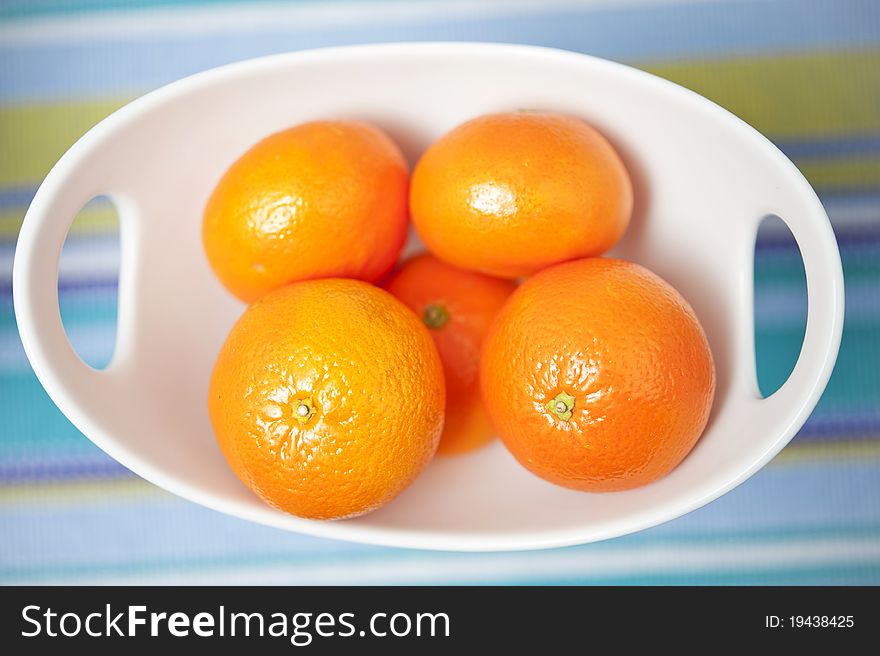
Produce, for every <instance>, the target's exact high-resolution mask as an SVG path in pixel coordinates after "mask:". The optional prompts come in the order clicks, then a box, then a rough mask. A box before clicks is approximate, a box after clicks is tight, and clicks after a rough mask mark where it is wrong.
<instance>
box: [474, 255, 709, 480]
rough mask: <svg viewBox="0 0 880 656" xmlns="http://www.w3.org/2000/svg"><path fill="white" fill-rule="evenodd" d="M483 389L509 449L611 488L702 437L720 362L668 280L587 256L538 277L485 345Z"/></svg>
mask: <svg viewBox="0 0 880 656" xmlns="http://www.w3.org/2000/svg"><path fill="white" fill-rule="evenodd" d="M481 382H482V390H483V398H484V402H485V404H486V407H487V409H488V411H489V415H490V416H491V418H492V421H493V423H494V425H495V428H496V429H497V431H498V434H499V435H500V436H501V439H502V440H503V441H504V444H505V445H506V446H507V448H508V449H509V450H510V451H511V453H513V455H514V456H515V457H516V459H517V460H519V462H520V463H522V464H523V465H524V466H525V467H526V468H527V469H529V470H531V471H532V472H534V473H535V474H537V475H538V476H540V477H541V478H544V479H546V480H548V481H551V482H553V483H556V484H558V485H563V486H565V487H569V488H573V489H576V490H586V491H590V492H604V491H610V490H624V489H628V488H633V487H638V486H640V485H645V484H647V483H650V482H651V481H655V480H657V479H659V478H661V477H662V476H665V475H666V474H668V473H669V472H670V471H672V470H673V469H674V468H675V467H676V466H677V465H678V464H679V463H680V462H681V461H682V459H684V457H685V456H686V455H687V454H688V452H690V450H691V448H692V447H693V446H694V444H695V443H696V441H697V439H699V437H700V434H701V433H702V432H703V429H704V427H705V426H706V422H707V420H708V418H709V411H710V409H711V407H712V398H713V396H714V393H715V369H714V365H713V362H712V354H711V352H710V351H709V344H708V342H707V340H706V336H705V334H704V333H703V329H702V327H701V326H700V323H699V321H698V320H697V317H696V315H695V314H694V312H693V310H692V309H691V307H690V306H689V305H688V304H687V302H686V301H685V300H684V298H682V296H681V295H680V294H679V293H678V292H677V291H676V290H675V289H673V288H672V287H671V286H670V285H669V284H668V283H667V282H665V281H664V280H662V279H661V278H660V277H658V276H657V275H655V274H653V273H651V272H650V271H648V270H647V269H645V268H643V267H641V266H639V265H637V264H633V263H631V262H625V261H623V260H612V259H602V258H589V259H583V260H578V261H575V262H568V263H565V264H559V265H557V266H555V267H552V268H550V269H547V270H545V271H542V272H541V273H539V274H537V275H535V276H534V277H532V278H529V279H528V280H527V281H526V282H525V283H523V285H522V286H521V287H520V288H519V289H517V291H515V292H514V293H513V295H512V296H511V297H510V299H509V300H508V302H507V303H506V304H505V306H504V307H503V308H502V310H501V312H499V313H498V316H497V317H496V319H495V321H494V323H493V324H492V327H491V328H490V330H489V334H488V335H487V336H486V341H485V343H484V345H483V360H482V368H481Z"/></svg>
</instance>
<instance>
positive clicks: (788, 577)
mask: <svg viewBox="0 0 880 656" xmlns="http://www.w3.org/2000/svg"><path fill="white" fill-rule="evenodd" d="M516 584H517V581H515V580H510V581H505V585H516ZM528 584H529V585H590V584H593V585H656V586H674V585H684V586H687V585H880V562H875V561H868V562H865V563H864V564H856V565H842V566H841V565H838V566H833V565H831V566H825V567H781V568H780V567H774V568H773V569H769V568H768V569H756V570H751V571H736V570H731V571H718V570H715V571H709V572H700V573H687V572H682V573H676V572H673V573H666V574H645V575H634V576H610V577H590V578H580V577H577V576H575V577H574V578H568V577H566V578H564V579H541V580H539V581H534V580H533V581H529V582H528ZM448 585H454V583H453V582H452V581H450V582H449V583H448Z"/></svg>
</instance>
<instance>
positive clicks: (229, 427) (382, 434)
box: [208, 279, 445, 519]
mask: <svg viewBox="0 0 880 656" xmlns="http://www.w3.org/2000/svg"><path fill="white" fill-rule="evenodd" d="M444 396H445V393H444V387H443V369H442V367H441V365H440V359H439V357H438V356H437V350H436V348H435V347H434V343H433V341H432V340H431V336H430V335H429V334H428V331H427V329H426V328H425V326H424V325H422V323H421V322H420V321H419V320H418V318H417V317H415V316H413V314H412V312H410V311H409V310H408V309H407V308H406V307H405V306H404V305H403V304H402V303H400V302H398V301H397V300H396V299H395V298H394V297H392V296H391V295H390V294H388V293H387V292H385V291H383V290H381V289H379V288H377V287H373V286H372V285H369V284H367V283H364V282H360V281H356V280H341V279H324V280H314V281H304V282H299V283H294V284H292V285H289V286H287V287H282V288H281V289H278V290H276V291H274V292H270V293H269V294H267V295H266V296H264V297H263V298H262V299H261V300H260V301H257V302H256V303H254V304H253V305H251V306H250V307H249V308H248V309H247V311H245V313H244V315H242V317H241V318H240V319H239V321H238V323H236V324H235V326H234V327H233V328H232V331H231V332H230V333H229V336H228V337H227V339H226V342H225V343H224V345H223V347H222V349H221V351H220V355H219V357H218V358H217V363H216V365H215V367H214V372H213V375H212V377H211V385H210V391H209V400H208V410H209V415H210V418H211V422H212V424H213V426H214V432H215V434H216V436H217V441H218V442H219V444H220V447H221V449H222V451H223V453H224V455H225V456H226V459H227V460H228V461H229V464H230V466H231V467H232V469H233V471H234V472H235V474H236V475H237V476H238V477H239V478H240V479H241V480H242V481H243V482H244V483H245V485H247V486H248V487H249V488H251V489H252V490H253V491H254V492H256V494H257V495H259V496H260V497H261V498H263V499H264V500H265V501H266V502H267V503H269V504H270V505H272V506H274V507H275V508H278V509H280V510H283V511H285V512H288V513H292V514H294V515H298V516H300V517H308V518H314V519H337V518H343V517H354V516H356V515H361V514H363V513H366V512H369V511H371V510H374V509H375V508H378V507H379V506H381V505H383V504H385V503H387V502H388V501H390V500H391V499H393V498H394V497H395V496H397V495H398V494H399V493H400V492H401V491H402V490H403V489H404V488H406V487H407V486H408V485H409V484H410V483H411V482H412V481H413V479H415V477H416V476H417V475H418V474H419V472H421V471H422V469H423V468H424V467H425V465H426V464H427V463H428V462H429V461H430V460H431V458H432V456H433V455H434V452H435V451H436V449H437V443H438V442H439V440H440V433H441V431H442V430H443V408H444V401H445V398H444Z"/></svg>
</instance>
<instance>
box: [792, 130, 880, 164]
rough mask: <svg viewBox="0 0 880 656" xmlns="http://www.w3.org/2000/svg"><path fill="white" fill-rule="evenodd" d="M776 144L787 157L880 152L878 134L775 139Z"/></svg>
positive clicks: (802, 157) (848, 155)
mask: <svg viewBox="0 0 880 656" xmlns="http://www.w3.org/2000/svg"><path fill="white" fill-rule="evenodd" d="M776 146H777V147H778V148H779V149H780V150H781V151H782V152H784V153H785V154H786V156H787V157H788V158H789V159H794V160H797V159H808V158H817V157H864V156H870V155H877V154H880V134H850V135H845V136H838V137H830V138H829V137H820V138H816V139H798V140H797V141H787V140H781V141H780V140H777V141H776Z"/></svg>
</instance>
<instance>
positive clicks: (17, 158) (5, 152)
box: [0, 100, 125, 186]
mask: <svg viewBox="0 0 880 656" xmlns="http://www.w3.org/2000/svg"><path fill="white" fill-rule="evenodd" d="M124 104H125V101H120V100H103V101H97V102H96V101H89V102H70V103H53V104H24V105H14V106H6V107H0V153H2V157H0V185H9V186H26V185H33V184H36V183H38V182H39V181H40V180H42V179H43V178H44V177H46V174H47V173H48V172H49V169H50V168H52V165H53V164H54V163H55V162H56V161H58V158H60V157H61V155H63V154H64V152H65V151H66V150H67V149H68V148H70V146H72V145H73V143H74V142H75V141H76V140H77V139H79V137H81V136H82V135H83V134H85V133H86V132H87V131H88V130H89V128H91V127H92V126H93V125H95V124H96V123H98V122H100V121H101V120H102V119H103V118H105V117H106V116H108V115H109V114H110V113H111V112H113V111H114V110H116V109H118V108H119V107H121V106H122V105H124Z"/></svg>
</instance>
